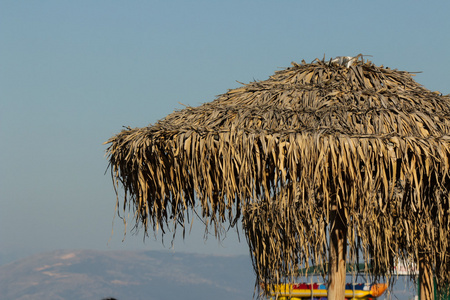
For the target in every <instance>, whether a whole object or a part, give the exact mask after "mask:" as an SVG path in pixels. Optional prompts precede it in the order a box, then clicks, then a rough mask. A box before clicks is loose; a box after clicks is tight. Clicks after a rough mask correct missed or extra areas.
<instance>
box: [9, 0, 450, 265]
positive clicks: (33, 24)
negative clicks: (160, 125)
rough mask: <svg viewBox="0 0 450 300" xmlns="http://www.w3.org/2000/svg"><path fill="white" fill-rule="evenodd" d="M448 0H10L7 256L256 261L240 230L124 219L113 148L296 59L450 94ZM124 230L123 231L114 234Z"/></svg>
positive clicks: (264, 77) (261, 77)
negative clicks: (180, 229) (376, 71)
mask: <svg viewBox="0 0 450 300" xmlns="http://www.w3.org/2000/svg"><path fill="white" fill-rule="evenodd" d="M449 12H450V2H449V1H443V0H442V1H426V2H425V1H405V0H398V1H384V0H381V1H361V0H359V1H331V0H330V1H320V0H319V1H301V0H296V1H293V0H292V1H264V0H259V1H235V0H228V1H214V0H208V1H194V0H193V1H138V0H136V1H126V2H125V1H114V0H108V1H106V0H98V1H84V0H77V1H46V0H41V1H12V0H4V1H1V2H0V145H1V151H0V166H1V170H2V171H1V173H0V176H1V178H0V204H1V209H0V241H1V242H0V254H2V255H6V254H8V255H15V257H20V256H24V255H29V254H33V253H38V252H43V251H51V250H55V249H71V248H78V249H99V250H106V249H111V250H116V249H121V250H124V249H126V250H133V249H146V250H152V249H157V250H161V249H166V250H167V251H186V252H195V253H221V254H248V247H247V245H246V242H245V238H244V237H243V235H241V241H240V242H238V239H237V236H236V234H235V233H234V232H230V233H229V234H228V236H227V237H226V238H225V240H223V241H222V242H221V243H219V242H218V241H217V240H215V239H214V237H213V236H210V237H209V238H208V239H207V241H206V242H205V241H204V240H203V227H202V226H201V224H199V222H195V223H194V227H193V229H192V232H191V234H190V235H188V237H187V239H186V240H185V241H183V240H181V239H177V240H176V241H175V243H174V247H171V244H170V238H169V237H168V238H166V239H165V245H164V246H163V245H162V243H161V238H160V237H158V238H157V239H156V240H155V239H154V238H153V237H152V236H150V238H148V239H146V240H145V242H144V241H143V232H139V233H138V234H137V235H132V234H131V232H130V228H131V227H132V226H131V225H132V224H129V225H128V228H127V229H126V232H127V235H126V236H125V240H124V241H123V239H124V231H125V228H124V225H123V223H122V221H121V220H120V219H119V218H115V220H114V225H113V218H114V215H115V203H116V195H115V192H114V189H113V185H112V181H111V178H110V176H109V173H108V172H106V174H105V171H107V167H108V162H107V158H106V157H105V150H106V147H107V146H106V145H104V144H103V143H104V142H105V141H106V140H108V138H110V137H111V136H113V135H114V134H116V133H118V132H120V131H121V129H122V127H123V126H130V127H144V126H147V125H149V124H153V123H155V122H156V121H157V120H159V119H161V118H163V117H164V116H166V115H167V114H169V113H171V112H173V111H174V110H176V109H182V108H183V105H190V106H198V105H200V104H202V103H205V102H209V101H212V100H214V99H215V97H216V96H217V95H219V94H222V93H225V92H226V91H227V90H228V89H232V88H236V87H239V86H240V83H239V82H243V83H248V82H251V81H254V80H265V79H267V78H268V77H269V76H270V75H272V74H273V73H274V72H275V71H277V70H280V69H283V68H286V67H289V66H290V63H291V62H292V61H295V62H301V61H302V60H305V61H306V62H311V61H313V60H314V59H316V58H319V59H322V58H323V57H324V56H325V57H326V58H327V59H329V58H331V57H336V56H356V55H358V54H360V53H361V54H364V55H371V56H370V57H368V58H369V59H370V60H372V61H373V62H374V63H375V64H376V65H384V66H388V67H390V68H393V69H400V70H405V71H411V72H421V73H418V74H417V75H416V77H415V78H416V80H417V81H418V82H419V83H421V84H423V85H424V86H425V87H426V88H428V89H430V90H433V91H440V92H441V93H443V94H449V93H450V84H449V82H450V75H449V74H448V72H447V71H448V70H450V55H449V50H448V49H450V18H449V17H448V13H449ZM112 230H113V232H112Z"/></svg>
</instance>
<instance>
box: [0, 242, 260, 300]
mask: <svg viewBox="0 0 450 300" xmlns="http://www.w3.org/2000/svg"><path fill="white" fill-rule="evenodd" d="M254 281H255V277H254V275H253V269H252V266H251V261H250V257H248V256H245V255H241V256H222V255H203V254H188V253H171V252H165V251H96V250H59V251H54V252H50V253H42V254H38V255H33V256H30V257H27V258H25V259H21V260H18V261H15V262H12V263H9V264H6V265H3V266H0V299H2V300H28V299H55V300H59V299H64V300H83V299H86V300H88V299H89V300H92V299H94V300H95V299H98V300H101V299H104V298H110V297H113V298H115V299H117V300H131V299H132V300H139V299H145V300H152V299H155V300H156V299H177V298H182V299H183V300H190V299H192V300H194V299H195V300H198V299H211V298H214V299H216V300H221V299H224V300H225V299H226V300H230V299H235V300H240V299H252V296H253V288H254Z"/></svg>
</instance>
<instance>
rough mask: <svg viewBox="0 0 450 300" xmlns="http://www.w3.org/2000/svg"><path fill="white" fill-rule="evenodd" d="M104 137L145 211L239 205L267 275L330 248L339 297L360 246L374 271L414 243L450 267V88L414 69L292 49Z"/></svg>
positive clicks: (332, 283)
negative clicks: (293, 58)
mask: <svg viewBox="0 0 450 300" xmlns="http://www.w3.org/2000/svg"><path fill="white" fill-rule="evenodd" d="M107 143H109V144H110V145H109V147H108V149H107V154H108V157H109V161H110V166H111V171H112V176H113V178H114V180H115V184H116V185H121V186H123V188H124V199H123V208H124V210H125V209H131V210H133V211H134V212H135V214H134V216H135V221H136V225H142V226H143V227H144V229H145V231H146V232H147V230H148V228H149V227H151V228H152V229H153V230H156V229H157V228H161V230H163V232H164V230H165V229H166V228H169V229H171V230H172V231H173V232H175V231H176V228H177V225H178V224H181V225H182V226H183V232H184V226H185V225H186V223H187V222H189V217H190V215H191V214H192V213H193V212H194V211H196V209H198V210H199V213H200V214H201V217H202V218H203V219H204V221H205V224H206V229H207V230H208V228H210V226H212V227H213V228H214V229H215V233H216V235H220V233H221V232H222V230H223V228H224V227H223V225H224V224H225V223H229V224H231V225H234V224H235V223H236V221H238V220H239V219H240V218H241V217H242V221H243V227H244V231H245V233H246V238H247V241H248V243H249V246H250V253H251V257H252V261H253V265H254V269H255V272H256V275H257V282H266V283H267V282H271V283H272V282H275V283H276V282H281V281H283V280H288V281H291V280H292V278H293V276H295V275H296V274H297V270H298V267H299V266H308V265H309V264H311V263H324V262H325V261H326V260H329V263H330V268H329V269H330V270H329V297H330V298H331V299H332V298H335V299H339V298H342V299H343V289H344V285H345V263H346V260H348V259H350V260H357V259H358V254H359V251H358V249H361V250H363V251H362V253H363V259H364V260H365V261H366V262H368V261H369V260H370V262H371V264H372V265H373V266H374V270H377V271H378V272H384V273H385V272H387V273H389V272H391V271H392V268H393V265H394V264H395V262H396V261H397V259H399V258H405V257H406V258H408V259H412V261H415V262H419V261H424V259H426V260H425V261H426V265H427V266H428V268H429V269H430V270H434V271H436V272H438V274H437V277H438V279H439V280H441V281H443V280H448V279H449V278H448V277H449V274H448V263H449V261H450V258H449V256H448V253H447V252H446V250H447V249H448V247H449V231H448V230H449V229H448V228H449V227H450V223H449V218H448V215H449V195H448V193H447V189H448V188H449V187H450V178H449V168H450V161H449V160H450V98H449V97H448V96H442V95H441V94H439V93H436V92H430V91H428V90H427V89H425V88H423V87H422V86H420V85H419V84H418V83H416V82H415V81H414V80H413V79H412V77H411V74H410V73H408V72H403V71H397V70H391V69H389V68H384V67H383V66H381V67H377V66H375V65H374V64H372V63H371V62H369V61H365V60H364V59H363V58H362V56H358V57H355V58H351V57H340V58H337V59H334V60H330V61H324V60H322V61H320V60H316V61H314V62H313V63H311V64H306V63H305V62H302V64H296V63H293V64H292V67H290V68H287V69H285V70H281V71H278V72H276V73H275V74H274V75H273V76H271V77H270V78H269V79H268V80H265V81H257V82H252V83H250V84H246V85H244V86H242V87H240V88H237V89H233V90H229V91H228V92H227V93H225V94H223V95H221V96H219V97H218V98H217V99H216V100H214V101H213V102H210V103H205V104H203V105H201V106H199V107H187V108H185V109H183V110H180V111H176V112H174V113H172V114H170V115H168V116H167V117H165V118H164V119H162V120H160V121H158V122H157V123H156V124H154V125H150V126H148V127H145V128H136V129H131V128H127V129H126V130H123V131H122V132H120V133H119V134H117V135H115V136H114V137H112V138H111V139H110V140H108V142H107ZM119 182H120V184H119ZM423 230H424V231H423ZM422 232H425V233H426V234H422ZM328 236H329V240H328V239H327V237H328ZM346 245H348V248H347V246H346Z"/></svg>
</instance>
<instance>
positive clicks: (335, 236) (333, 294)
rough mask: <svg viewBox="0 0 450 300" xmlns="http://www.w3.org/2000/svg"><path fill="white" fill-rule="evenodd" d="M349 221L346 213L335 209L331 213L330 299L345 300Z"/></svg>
mask: <svg viewBox="0 0 450 300" xmlns="http://www.w3.org/2000/svg"><path fill="white" fill-rule="evenodd" d="M346 221H347V220H346V219H345V215H344V211H343V210H342V209H337V207H336V206H334V207H333V210H332V213H331V230H330V251H329V270H328V299H330V300H344V299H345V283H346V282H345V276H346V268H345V263H346V257H347V222H346Z"/></svg>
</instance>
